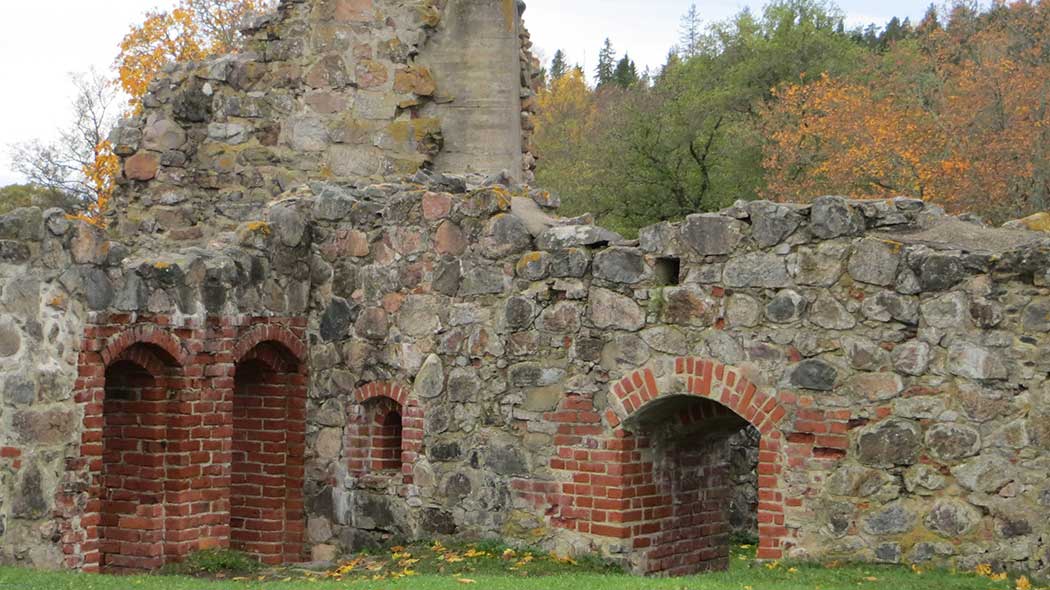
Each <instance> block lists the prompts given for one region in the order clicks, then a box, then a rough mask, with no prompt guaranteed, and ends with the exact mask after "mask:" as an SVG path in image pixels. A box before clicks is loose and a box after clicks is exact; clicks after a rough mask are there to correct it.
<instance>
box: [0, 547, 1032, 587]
mask: <svg viewBox="0 0 1050 590" xmlns="http://www.w3.org/2000/svg"><path fill="white" fill-rule="evenodd" d="M243 566H244V564H243V561H242V560H238V559H236V558H232V559H231V558H230V557H229V556H227V555H223V554H210V555H200V556H197V557H195V558H194V560H192V563H191V564H189V565H187V566H181V567H182V571H184V572H185V571H192V572H193V573H195V574H197V575H198V577H189V576H185V575H181V576H180V575H142V576H122V577H115V576H97V575H83V574H73V573H44V572H35V571H29V570H24V569H16V568H0V590H221V589H230V590H335V589H340V590H399V589H404V590H453V589H455V590H469V589H470V588H477V589H479V590H481V589H486V590H662V589H666V590H803V589H805V590H817V589H819V590H839V589H843V590H844V589H847V588H848V589H857V588H861V589H863V588H872V589H876V588H878V589H883V588H889V589H892V590H1016V589H1020V590H1026V589H1028V588H1031V589H1033V590H1034V588H1035V586H1034V585H1026V582H1027V581H1026V580H1017V579H1012V578H1009V579H1008V578H1004V577H996V576H994V575H984V576H982V575H978V574H976V573H951V572H945V571H936V570H933V571H923V570H913V569H910V568H906V567H893V566H872V565H861V566H855V565H838V564H825V565H823V566H821V565H808V564H797V565H792V564H787V563H768V564H767V563H757V562H755V561H754V553H753V549H752V548H751V547H749V546H746V545H743V546H735V547H734V551H733V559H732V567H731V568H730V570H729V571H728V572H724V573H714V574H708V575H704V576H694V577H689V578H673V579H646V578H637V577H633V576H628V575H625V574H622V573H619V572H617V571H616V570H615V569H613V568H611V567H610V566H609V565H608V564H606V563H602V562H600V561H597V560H591V559H587V560H582V561H579V562H569V561H563V560H558V559H555V558H553V557H551V556H549V555H543V554H539V553H529V552H526V551H512V550H508V549H506V548H503V547H498V546H495V545H484V544H483V545H466V546H459V547H455V548H448V547H444V546H441V545H413V546H410V547H407V548H394V549H392V550H391V551H389V552H383V553H374V554H361V555H358V556H355V557H354V558H353V559H351V560H348V561H344V562H342V564H341V565H340V566H339V567H337V568H333V569H332V570H325V571H310V570H306V569H302V568H294V567H291V568H281V569H271V570H256V571H251V572H248V571H243V569H242V570H241V571H237V572H231V571H228V570H227V569H226V568H227V567H234V568H243Z"/></svg>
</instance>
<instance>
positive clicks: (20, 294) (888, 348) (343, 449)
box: [0, 0, 1050, 577]
mask: <svg viewBox="0 0 1050 590" xmlns="http://www.w3.org/2000/svg"><path fill="white" fill-rule="evenodd" d="M463 1H464V2H466V3H465V4H463V5H462V6H461V7H460V9H462V7H471V10H470V11H468V13H469V14H468V13H462V12H461V13H458V14H459V17H457V18H461V20H460V21H457V24H456V25H455V26H456V27H461V26H467V27H468V28H469V27H470V26H473V25H470V24H469V23H470V22H475V21H474V20H473V19H474V18H476V19H477V20H476V22H477V23H478V25H477V26H483V27H497V28H498V29H499V30H498V32H493V33H492V34H491V35H488V36H486V37H485V38H486V39H487V41H486V43H497V41H499V40H502V41H499V42H500V43H502V42H506V41H507V40H508V39H511V40H514V43H515V44H516V45H515V48H514V50H515V51H516V52H517V53H516V55H518V57H519V60H518V62H515V65H514V67H515V70H514V72H512V73H513V78H512V79H513V80H514V83H515V84H517V86H516V88H517V89H518V95H517V96H516V98H517V99H519V100H522V103H521V104H520V105H518V107H517V108H518V109H519V110H518V113H517V114H518V117H517V118H516V119H515V124H514V126H513V128H511V129H509V130H506V133H505V134H504V138H505V139H506V138H510V139H507V143H506V144H499V142H498V141H497V142H496V143H497V144H498V145H504V146H506V145H511V144H513V145H515V146H518V148H520V146H522V145H526V146H527V137H528V134H527V132H526V133H524V134H522V129H526V130H527V128H528V126H527V125H526V124H521V122H522V121H525V123H527V122H528V108H527V107H526V106H525V103H526V102H528V100H529V92H530V91H529V90H528V89H527V87H526V86H525V85H522V84H523V83H524V84H526V85H527V82H528V81H529V77H530V74H529V71H530V70H529V67H530V66H529V63H530V60H531V57H530V55H529V54H528V51H527V48H528V39H527V35H525V34H524V33H522V32H521V29H520V11H521V7H520V6H518V5H516V4H514V3H510V2H499V1H492V2H488V3H479V2H475V1H473V0H472V1H470V2H467V0H463ZM456 6H457V5H456V0H449V2H448V4H447V5H446V4H444V3H439V2H405V1H403V0H402V1H400V2H393V1H389V2H388V1H385V0H374V1H370V0H340V1H336V0H314V1H312V2H305V1H296V0H286V1H285V2H283V3H282V4H281V7H280V10H279V12H278V13H276V14H274V15H268V16H265V17H261V18H260V19H258V20H256V21H254V22H253V24H252V27H251V30H252V31H254V32H253V33H252V35H253V36H252V42H251V45H250V47H249V50H248V51H246V52H245V53H244V54H241V55H238V56H234V57H228V58H220V59H218V60H214V61H212V62H208V63H205V64H195V65H192V66H186V67H181V68H178V69H173V70H172V72H171V73H170V78H165V79H164V80H162V81H159V82H157V83H156V87H155V92H154V93H153V94H152V95H151V96H150V97H149V98H148V99H147V101H146V108H145V110H144V112H143V114H142V115H141V116H140V117H138V118H136V119H134V120H132V121H130V122H129V123H128V124H127V125H125V126H124V127H122V128H121V129H120V130H118V132H117V134H116V137H118V138H119V139H120V140H121V141H119V142H118V144H119V145H120V146H122V147H121V152H122V154H123V155H124V160H123V162H124V168H123V171H124V172H123V174H124V179H123V185H122V188H121V195H120V198H119V199H118V208H117V211H118V212H119V213H118V214H117V215H115V217H114V219H113V221H112V223H111V226H110V229H109V230H108V231H105V232H103V231H101V230H98V229H96V228H93V227H91V226H88V225H85V224H82V223H79V222H73V221H70V220H68V219H67V218H66V217H65V216H64V215H63V214H62V212H61V211H58V210H49V211H41V210H39V209H22V210H18V211H15V212H13V213H11V214H9V215H7V216H4V217H0V563H4V564H19V565H26V566H34V567H45V568H58V567H64V568H78V569H81V570H84V571H98V570H104V571H115V572H120V571H133V570H142V569H151V568H154V567H156V566H158V565H161V564H163V563H166V562H169V561H174V560H178V559H180V558H182V557H184V556H185V555H187V554H188V553H190V552H192V551H195V550H198V549H201V548H209V547H233V548H237V549H241V550H244V551H247V552H249V553H251V554H253V555H255V556H257V557H258V558H259V559H261V560H264V561H266V562H269V563H277V562H284V561H299V560H306V559H319V560H326V559H333V558H335V557H337V556H338V555H339V554H340V553H341V552H344V551H350V550H354V549H359V548H361V547H366V546H371V545H375V544H379V543H383V542H385V541H387V540H390V539H394V538H405V537H408V538H432V537H442V536H456V537H461V538H470V539H476V538H499V539H504V540H506V541H508V542H511V543H523V544H524V543H529V544H539V545H541V546H543V547H544V548H546V549H550V550H554V551H558V552H561V553H569V554H578V553H583V552H592V551H593V552H600V553H602V554H604V555H607V556H609V557H612V558H614V559H617V560H619V561H620V562H622V563H623V564H624V565H625V566H626V567H628V568H630V569H632V570H633V571H635V572H638V573H645V574H664V575H668V574H682V573H690V572H696V571H703V570H708V569H717V568H721V567H724V566H725V565H726V563H727V559H728V548H729V535H730V532H731V531H732V530H744V531H747V530H755V531H756V532H757V535H758V537H759V556H760V557H761V558H763V559H780V558H792V559H848V560H865V561H877V562H892V563H898V562H899V563H920V564H926V563H937V564H945V565H953V566H956V567H959V568H970V567H973V566H974V565H976V564H978V563H991V564H993V565H995V566H996V567H999V568H1007V569H1012V570H1023V571H1027V572H1030V573H1033V574H1035V575H1038V576H1043V577H1047V576H1050V522H1048V519H1047V518H1046V517H1045V515H1046V514H1047V511H1048V510H1050V475H1048V473H1050V382H1048V380H1047V375H1048V372H1050V364H1048V361H1047V355H1046V354H1045V352H1044V350H1043V348H1044V347H1046V346H1047V345H1048V344H1050V240H1048V239H1047V238H1046V237H1045V235H1044V234H1040V233H1036V232H1031V231H1027V230H1024V229H1009V230H1008V229H993V228H988V227H985V226H982V225H980V224H978V223H975V222H969V221H963V220H960V219H957V218H953V217H949V216H946V215H944V214H943V212H941V211H940V210H938V209H937V208H936V207H933V206H930V205H927V204H924V203H922V202H919V201H912V200H906V199H896V200H888V201H869V202H857V201H849V200H847V199H844V198H840V197H824V198H821V199H818V200H816V201H815V202H814V203H813V204H812V205H805V206H801V205H798V206H795V205H779V204H774V203H768V202H752V203H739V204H737V205H735V206H734V207H731V208H729V209H727V210H725V211H722V212H720V213H714V214H698V215H691V216H689V217H688V218H687V219H685V220H684V221H682V222H680V223H661V224H658V225H655V226H652V227H649V228H646V229H644V230H643V231H642V232H641V235H640V238H639V239H638V240H634V241H631V240H624V239H623V238H621V237H620V236H618V235H616V234H615V233H612V232H610V231H608V230H605V229H602V228H599V227H596V226H594V225H593V224H592V223H591V220H590V219H589V218H588V217H583V218H577V219H563V218H560V217H557V215H556V213H555V208H556V205H557V202H556V199H554V198H552V197H551V196H550V195H549V194H546V193H544V192H542V191H537V190H532V189H529V188H528V187H527V186H525V185H523V184H519V183H518V182H517V181H516V179H515V177H516V176H517V175H518V174H519V172H518V170H519V169H517V168H514V169H513V172H504V173H500V170H502V169H504V168H507V166H506V165H505V160H504V159H503V158H502V156H507V155H509V154H510V151H508V150H497V149H493V151H492V154H497V153H498V154H502V156H500V157H496V156H493V159H492V160H491V161H484V160H482V159H478V160H477V165H478V170H480V171H482V172H485V173H490V174H491V176H488V177H486V176H484V175H472V174H466V175H461V176H455V175H451V174H448V173H446V172H443V171H441V170H440V169H439V168H440V162H441V161H442V158H441V153H442V152H441V149H442V146H441V143H440V142H438V141H436V139H435V138H436V137H437V135H436V134H437V130H439V129H443V127H442V121H443V120H445V119H443V117H448V118H450V119H449V120H453V121H455V122H454V124H453V127H455V128H456V129H458V131H456V133H459V132H462V133H463V135H462V137H465V138H467V140H468V143H460V144H458V147H456V148H455V149H454V150H453V152H455V153H458V154H459V155H457V156H456V157H452V155H451V154H452V153H453V152H449V154H450V156H449V158H448V159H447V160H445V161H448V162H455V161H457V158H460V157H463V158H466V156H463V154H468V153H472V152H471V150H474V149H475V148H476V147H477V145H475V146H474V147H471V145H470V141H474V140H477V139H478V137H479V135H477V133H480V132H481V131H470V130H469V129H468V130H467V131H463V130H464V129H466V128H467V127H469V126H470V125H471V124H472V123H471V121H470V120H469V117H466V118H459V119H457V118H456V117H457V116H460V117H461V115H462V113H459V114H458V115H457V114H455V113H453V114H451V115H448V114H441V113H443V111H442V108H441V107H440V106H439V105H446V106H447V105H449V104H455V102H454V100H455V97H452V96H445V97H444V98H439V97H442V96H443V95H442V90H441V89H442V88H444V87H445V86H444V85H443V83H442V81H441V76H440V75H436V74H435V73H434V72H438V71H441V70H440V68H439V66H438V63H439V62H441V63H445V64H449V63H454V62H455V60H454V59H451V58H449V57H448V55H450V53H449V52H454V51H455V43H451V42H450V41H449V39H448V38H447V37H446V38H443V40H440V41H435V43H436V44H437V45H438V46H440V47H441V51H440V52H437V54H439V55H438V57H435V58H434V61H432V62H426V60H425V56H426V54H427V51H428V49H427V48H428V46H429V45H428V43H429V42H430V39H431V37H433V38H434V39H442V37H441V35H442V33H441V31H442V30H443V29H442V26H443V25H442V22H443V20H442V19H443V18H445V17H446V16H448V15H449V14H453V13H455V11H456V10H458V9H457V8H456ZM474 8H477V12H474ZM489 10H491V12H485V11H489ZM450 11H451V12H450ZM465 15H466V16H465ZM493 15H496V16H502V18H499V19H496V18H493ZM462 19H465V20H462ZM464 23H467V24H464ZM448 26H449V27H452V26H453V25H451V24H450V25H448ZM510 29H514V30H515V31H517V33H516V35H517V37H514V38H513V39H512V37H511V36H510V35H509V34H508V31H509V30H510ZM456 30H460V29H456ZM464 47H467V49H468V50H469V49H470V48H471V47H474V46H473V45H470V44H466V45H464ZM486 51H487V50H486ZM509 55H510V53H509V52H497V51H493V52H492V56H493V59H495V58H497V57H498V58H499V60H500V61H498V63H499V64H503V66H501V67H505V66H506V65H507V57H508V56H509ZM475 57H476V56H475ZM417 58H418V59H417ZM424 63H432V64H433V71H431V73H430V74H429V75H428V74H424V73H423V72H424V71H429V70H430V66H425V65H422V64H424ZM464 63H471V64H472V65H471V67H472V68H473V67H482V66H479V65H476V64H475V62H474V61H467V62H464ZM494 63H497V62H494ZM446 67H447V65H446ZM452 86H454V85H452V84H450V85H449V87H452ZM492 88H493V92H497V93H500V94H501V96H500V97H497V98H500V99H506V96H505V95H504V94H503V93H505V91H506V88H505V87H504V86H502V85H494V86H492ZM474 90H477V88H476V87H474ZM483 94H484V93H483V92H482V93H480V94H478V95H476V96H474V97H473V98H470V100H472V101H473V100H477V101H479V102H478V104H479V105H481V104H483V103H485V104H490V105H496V106H493V108H494V109H496V111H499V112H502V111H501V110H500V109H503V108H504V107H505V106H506V105H507V103H506V101H505V100H494V101H492V102H491V103H486V101H484V100H482V98H483ZM523 96H524V99H522V97H523ZM447 101H453V102H447ZM499 105H503V106H499ZM448 110H449V111H451V110H452V108H451V107H449V108H448ZM496 111H493V112H496ZM427 113H437V115H436V116H435V119H436V120H435V121H430V122H427V117H428V116H429V115H428V114H427ZM523 113H524V114H523ZM498 120H499V116H498V115H497V114H493V115H492V116H491V117H481V119H479V121H478V123H477V124H478V125H479V129H480V128H482V127H483V128H487V129H489V130H490V131H491V130H492V129H495V128H496V125H497V123H495V121H498ZM463 126H467V127H463ZM453 127H450V129H452V128H453ZM403 128H405V129H408V131H407V132H406V133H405V134H403V135H398V133H400V131H399V130H401V129H403ZM344 132H345V133H346V135H340V134H342V133H344ZM452 135H454V133H453V132H452V131H450V137H451V136H452ZM397 137H400V138H401V139H400V140H397V141H394V139H396V138H397ZM363 138H367V141H366V140H365V139H363ZM481 144H483V145H489V144H488V143H486V142H481ZM421 148H422V151H420V149H421ZM445 148H446V149H449V148H448V144H446V145H445ZM518 148H515V149H518ZM433 150H436V151H433ZM473 153H475V154H480V153H481V152H473ZM514 153H515V154H517V155H518V158H519V159H518V160H517V162H518V163H521V162H525V164H526V165H525V167H526V168H527V167H528V162H529V161H530V158H529V156H528V154H527V150H526V151H525V152H520V151H519V152H514ZM522 153H525V154H526V155H525V156H524V159H523V160H522V159H521V158H522V156H521V155H520V154H522ZM480 157H481V156H480V155H479V156H478V158H480ZM458 161H460V162H462V161H465V160H458ZM450 165H451V164H450ZM357 166H361V168H356V167H357ZM521 174H525V173H524V172H521ZM1022 225H1023V224H1022Z"/></svg>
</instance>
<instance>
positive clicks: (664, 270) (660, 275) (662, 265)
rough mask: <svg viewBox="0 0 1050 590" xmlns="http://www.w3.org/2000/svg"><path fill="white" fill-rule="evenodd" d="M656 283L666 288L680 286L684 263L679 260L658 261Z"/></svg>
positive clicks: (666, 259) (659, 259)
mask: <svg viewBox="0 0 1050 590" xmlns="http://www.w3.org/2000/svg"><path fill="white" fill-rule="evenodd" d="M655 273H656V283H657V284H658V285H661V286H664V287H672V286H675V285H678V284H679V282H680V281H681V274H682V261H681V259H678V258H657V259H656V268H655Z"/></svg>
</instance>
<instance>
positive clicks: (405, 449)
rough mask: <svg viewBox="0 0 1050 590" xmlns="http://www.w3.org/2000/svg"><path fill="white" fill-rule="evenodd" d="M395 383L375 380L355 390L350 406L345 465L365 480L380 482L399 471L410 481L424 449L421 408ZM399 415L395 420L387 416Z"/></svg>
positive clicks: (403, 479)
mask: <svg viewBox="0 0 1050 590" xmlns="http://www.w3.org/2000/svg"><path fill="white" fill-rule="evenodd" d="M409 394H410V390H409V389H408V388H407V387H405V386H403V385H399V384H397V383H391V382H385V381H380V382H374V383H369V384H367V385H364V386H362V387H359V388H358V389H357V390H356V391H355V392H354V401H355V402H356V403H355V404H354V405H353V406H352V407H351V408H350V410H349V412H350V417H349V426H348V427H347V439H346V445H345V448H346V449H347V468H348V469H349V471H350V473H351V474H353V475H355V476H356V477H358V478H359V479H361V480H362V481H364V482H365V483H366V484H367V483H374V484H377V485H378V484H382V483H384V482H385V481H386V480H388V479H389V478H390V477H391V475H394V474H398V473H400V475H401V483H403V484H405V485H409V484H411V483H412V481H413V479H412V469H413V466H414V465H415V462H416V459H418V458H419V453H420V452H421V451H422V449H423V410H422V408H420V407H419V403H418V402H417V401H416V400H415V399H413V398H412V397H411V396H410V395H409ZM396 418H400V421H399V423H398V424H395V423H392V422H391V421H390V420H391V419H395V420H396Z"/></svg>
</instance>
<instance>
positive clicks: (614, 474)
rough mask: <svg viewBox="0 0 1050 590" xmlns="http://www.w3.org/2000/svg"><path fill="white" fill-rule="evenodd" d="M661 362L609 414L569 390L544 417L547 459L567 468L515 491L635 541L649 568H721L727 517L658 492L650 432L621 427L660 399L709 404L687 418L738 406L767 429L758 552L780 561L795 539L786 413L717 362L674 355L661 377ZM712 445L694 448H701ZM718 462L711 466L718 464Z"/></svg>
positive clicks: (607, 534) (636, 555) (630, 381)
mask: <svg viewBox="0 0 1050 590" xmlns="http://www.w3.org/2000/svg"><path fill="white" fill-rule="evenodd" d="M654 367H655V365H654V366H653V367H646V368H643V369H639V370H637V371H633V372H631V373H630V374H628V375H626V376H624V377H623V378H622V379H620V380H618V381H617V382H616V383H614V384H613V386H612V388H611V392H610V395H609V403H608V406H607V410H606V411H605V412H604V413H602V414H599V413H598V412H596V411H595V408H594V401H593V400H592V399H591V398H590V397H589V396H584V395H578V394H570V395H568V396H567V397H566V398H564V399H563V400H562V403H561V405H560V406H559V408H558V410H557V411H555V412H549V413H547V414H546V415H545V416H544V417H545V419H546V420H548V421H550V422H553V423H555V424H556V425H557V431H556V434H555V439H554V442H555V445H556V448H555V456H554V457H553V458H552V459H551V464H550V466H551V468H552V470H554V471H555V473H559V472H560V473H561V475H559V476H557V479H556V481H540V480H535V479H521V480H516V481H514V482H512V488H513V489H514V491H515V493H516V495H517V497H518V498H519V499H520V500H522V501H524V502H527V503H530V504H531V505H533V506H534V507H535V508H536V509H539V510H543V511H544V512H545V513H546V514H547V515H548V516H549V517H550V522H551V525H552V526H556V527H560V528H566V529H570V530H574V531H577V532H579V533H584V534H589V535H594V536H597V537H604V538H610V539H620V540H623V541H625V542H627V541H629V542H630V543H631V544H630V547H631V548H632V549H633V552H632V554H631V555H632V557H631V559H632V563H633V566H634V567H635V568H636V569H637V570H638V571H640V572H642V573H661V574H672V575H676V574H688V573H695V572H697V571H701V570H705V569H717V568H720V567H723V566H724V565H725V564H726V563H727V562H728V551H727V550H728V540H727V539H728V535H727V534H726V533H727V529H726V528H725V527H724V526H722V525H723V523H722V522H712V523H708V522H707V518H708V514H707V513H706V512H704V513H703V514H701V513H700V512H695V511H694V512H689V513H688V514H684V515H683V514H679V513H678V512H679V510H678V507H680V506H681V505H682V503H681V502H678V501H677V500H681V498H678V499H677V500H676V498H674V497H673V495H669V494H673V493H674V492H667V491H661V490H662V489H663V488H662V487H661V485H660V482H658V481H656V479H655V477H656V474H655V471H654V466H655V463H654V455H653V452H654V449H653V447H652V441H651V440H650V437H649V436H648V435H647V434H646V433H640V432H638V433H636V432H633V431H632V429H631V428H630V427H627V426H625V425H624V421H625V420H627V419H628V418H630V417H632V416H634V415H636V414H638V413H639V412H640V411H642V410H643V409H646V408H648V407H649V406H650V405H651V404H653V403H654V402H655V401H656V400H659V399H664V398H671V397H679V398H684V397H689V396H697V397H700V398H703V399H705V400H708V403H706V404H705V405H704V406H702V407H691V408H690V409H689V410H687V411H686V412H687V414H688V415H680V416H678V417H679V418H681V419H682V421H683V424H687V423H690V422H694V423H695V422H697V421H700V420H706V419H707V418H712V417H718V416H728V415H729V412H730V411H731V412H732V413H735V414H737V415H738V416H740V418H742V419H743V420H744V421H746V422H748V423H749V424H751V425H753V426H755V428H757V429H758V430H759V432H760V433H761V434H762V437H761V442H760V447H759V467H758V476H759V506H758V520H759V535H760V543H759V553H758V554H759V557H760V558H761V559H779V558H781V557H782V556H783V553H784V541H785V538H786V537H787V536H788V534H787V529H786V527H785V526H784V523H785V519H784V505H785V497H784V492H783V489H784V487H783V484H782V482H781V475H782V472H783V466H784V464H785V455H786V452H785V449H786V445H785V442H786V441H785V439H784V433H783V432H782V431H781V426H782V424H781V423H782V422H783V421H784V420H785V417H786V416H787V411H786V410H785V408H784V407H783V406H782V405H781V404H780V403H779V402H778V400H777V399H776V398H775V397H773V396H772V395H769V394H766V393H764V392H762V391H760V390H759V388H758V387H756V386H755V385H754V384H753V383H751V382H750V381H749V380H748V379H746V378H744V377H743V376H742V375H741V373H740V371H739V370H738V369H735V368H733V367H728V366H725V365H723V364H721V363H718V362H715V361H711V360H705V359H698V358H689V357H682V358H676V359H674V363H673V367H672V366H670V365H668V366H667V367H666V369H667V371H664V372H660V373H659V377H658V376H657V375H658V373H657V371H655V370H654ZM698 444H699V442H698ZM705 444H706V443H705ZM706 448H707V447H704V446H699V447H697V448H696V449H692V450H691V452H694V454H695V453H699V454H700V455H704V454H706V453H707V451H706V450H705V449H706ZM711 448H714V447H711ZM711 457H714V455H711ZM711 460H712V461H714V459H713V458H712V459H711ZM711 465H712V473H714V472H715V471H717V469H719V467H718V466H717V465H716V464H714V463H712V464H711ZM713 477H715V478H717V477H718V476H717V475H715V476H713ZM712 481H716V480H712ZM718 485H722V486H724V484H718ZM712 489H714V488H712ZM714 497H719V496H714ZM690 501H695V500H690ZM704 510H706V509H704ZM687 512H688V511H687ZM697 521H700V522H697ZM682 523H685V524H684V525H683V524H682ZM685 529H688V530H685Z"/></svg>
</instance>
